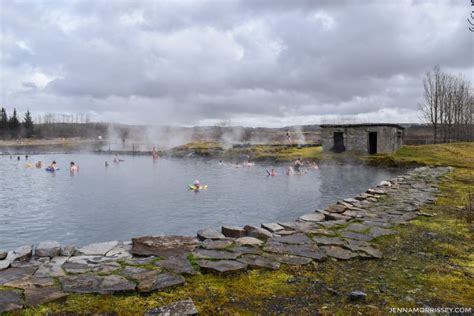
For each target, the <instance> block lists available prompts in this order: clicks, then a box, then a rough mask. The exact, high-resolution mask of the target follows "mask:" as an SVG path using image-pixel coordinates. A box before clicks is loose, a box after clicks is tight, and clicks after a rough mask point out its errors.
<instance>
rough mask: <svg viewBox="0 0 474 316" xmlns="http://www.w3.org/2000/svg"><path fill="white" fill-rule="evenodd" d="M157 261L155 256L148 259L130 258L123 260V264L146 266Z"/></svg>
mask: <svg viewBox="0 0 474 316" xmlns="http://www.w3.org/2000/svg"><path fill="white" fill-rule="evenodd" d="M155 259H156V257H154V256H151V257H146V258H128V259H125V260H123V262H125V263H126V264H130V265H144V264H149V263H151V262H152V261H153V260H155Z"/></svg>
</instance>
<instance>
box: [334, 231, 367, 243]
mask: <svg viewBox="0 0 474 316" xmlns="http://www.w3.org/2000/svg"><path fill="white" fill-rule="evenodd" d="M341 235H342V236H343V237H345V238H350V239H357V240H362V241H371V240H372V239H374V238H373V237H372V236H369V235H366V234H359V233H353V232H348V231H343V232H342V233H341Z"/></svg>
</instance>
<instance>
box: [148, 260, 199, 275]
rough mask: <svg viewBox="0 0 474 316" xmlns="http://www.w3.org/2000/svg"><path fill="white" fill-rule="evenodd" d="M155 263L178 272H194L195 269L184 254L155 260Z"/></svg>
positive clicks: (191, 273)
mask: <svg viewBox="0 0 474 316" xmlns="http://www.w3.org/2000/svg"><path fill="white" fill-rule="evenodd" d="M155 265H156V266H158V267H161V268H163V269H166V270H168V271H171V272H174V273H178V274H189V275H194V274H196V270H195V269H194V267H193V265H192V264H191V262H189V260H188V258H186V256H174V257H169V258H167V259H164V260H159V261H157V262H155Z"/></svg>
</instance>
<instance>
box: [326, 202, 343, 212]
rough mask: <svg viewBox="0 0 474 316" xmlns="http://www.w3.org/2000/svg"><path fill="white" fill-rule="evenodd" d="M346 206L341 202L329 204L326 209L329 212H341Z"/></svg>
mask: <svg viewBox="0 0 474 316" xmlns="http://www.w3.org/2000/svg"><path fill="white" fill-rule="evenodd" d="M347 208H348V207H346V206H344V205H341V204H333V205H330V206H329V207H328V208H327V209H326V211H328V212H329V213H342V212H344V211H345V210H346V209H347Z"/></svg>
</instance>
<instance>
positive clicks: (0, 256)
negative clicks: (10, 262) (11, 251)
mask: <svg viewBox="0 0 474 316" xmlns="http://www.w3.org/2000/svg"><path fill="white" fill-rule="evenodd" d="M7 255H8V252H6V251H1V250H0V260H3V259H5V258H6V257H7Z"/></svg>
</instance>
